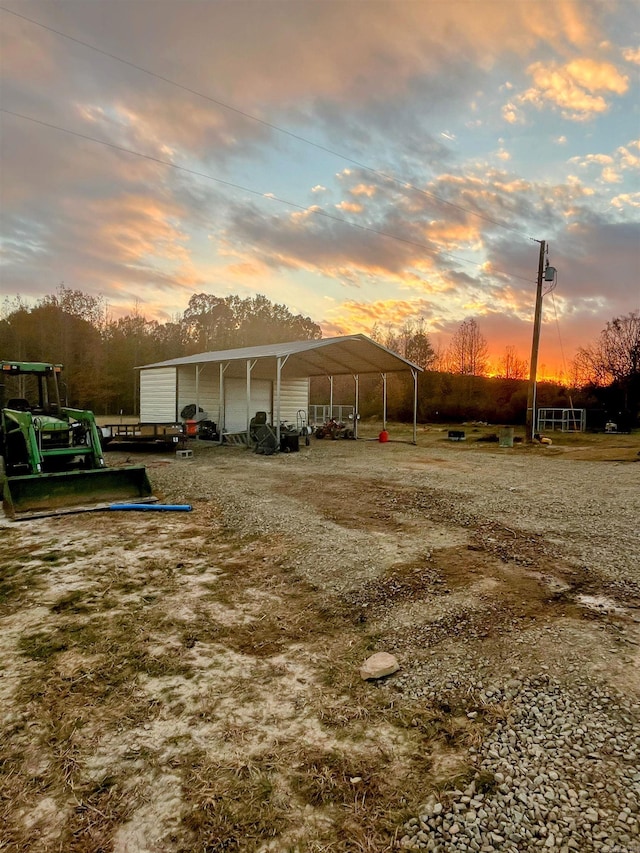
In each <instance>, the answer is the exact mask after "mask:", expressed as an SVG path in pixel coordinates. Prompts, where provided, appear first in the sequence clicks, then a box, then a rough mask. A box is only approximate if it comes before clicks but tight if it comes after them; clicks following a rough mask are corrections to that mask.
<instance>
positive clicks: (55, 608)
mask: <svg viewBox="0 0 640 853" xmlns="http://www.w3.org/2000/svg"><path fill="white" fill-rule="evenodd" d="M86 596H87V593H86V592H85V590H82V589H73V590H71V591H70V592H68V593H66V594H65V595H63V596H62V597H61V598H59V599H58V600H57V601H56V603H55V604H53V605H52V607H51V610H52V612H53V613H62V612H63V611H68V612H71V613H88V612H89V610H90V608H89V607H88V606H87V604H86V602H85V601H84V599H85V598H86Z"/></svg>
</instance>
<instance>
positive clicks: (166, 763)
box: [0, 425, 640, 853]
mask: <svg viewBox="0 0 640 853" xmlns="http://www.w3.org/2000/svg"><path fill="white" fill-rule="evenodd" d="M378 429H379V427H377V426H375V425H371V426H369V427H368V428H367V427H364V428H363V430H362V433H363V434H364V438H363V439H362V440H359V441H357V442H355V441H329V440H323V441H319V440H315V439H313V438H312V439H311V444H310V446H309V447H307V446H305V445H304V442H302V443H301V447H300V451H299V452H298V453H288V454H284V453H281V454H276V455H273V456H263V455H257V454H254V453H251V452H248V451H246V450H243V449H241V448H226V447H222V448H220V447H217V446H216V445H212V444H208V443H204V442H202V443H201V442H198V443H196V444H194V445H192V446H193V449H194V455H193V458H191V459H177V458H176V457H175V456H174V455H173V454H170V453H162V452H160V453H153V454H151V453H148V452H147V453H142V452H137V451H135V450H131V451H129V450H127V451H126V452H121V451H116V452H111V453H109V454H108V462H109V464H110V465H120V464H125V463H126V462H128V461H130V462H141V463H143V464H146V465H147V468H148V472H149V476H150V479H151V481H152V484H153V487H154V493H155V494H156V495H158V496H159V497H160V498H161V499H162V500H163V501H166V502H168V503H186V504H190V505H191V506H192V508H193V509H192V511H191V512H188V513H187V512H160V511H158V512H146V513H141V512H133V513H127V512H99V513H85V514H77V515H67V516H60V517H56V518H48V519H40V520H36V521H31V522H18V523H12V522H8V521H3V522H2V523H1V524H0V629H1V630H0V703H1V707H2V709H3V714H2V733H1V743H0V821H2V825H3V827H4V829H3V831H2V837H1V839H0V850H2V851H11V853H18V851H30V853H45V851H46V853H49V851H51V852H52V851H65V853H73V851H83V853H85V851H86V853H89V852H90V851H91V853H98V851H105V853H106V851H113V853H191V851H193V853H195V851H207V852H208V853H214V851H216V852H217V851H233V850H238V851H357V850H363V851H364V850H370V851H384V850H392V849H395V848H396V847H397V846H398V844H399V839H400V837H401V836H402V833H403V830H402V827H403V824H404V823H405V821H407V820H409V819H410V818H411V817H412V816H414V815H416V814H419V812H420V808H421V805H422V804H423V803H425V802H426V801H427V800H428V799H429V797H431V798H433V797H434V796H435V797H437V798H446V795H447V792H448V791H450V790H452V789H454V788H456V787H457V786H458V787H459V786H460V785H463V784H466V783H467V782H468V780H469V779H471V778H473V773H474V769H473V766H472V758H471V755H472V752H473V749H474V748H476V747H477V746H478V745H479V744H480V743H481V742H482V739H483V737H484V734H485V732H486V731H487V730H488V729H489V728H490V727H491V726H492V725H493V724H495V721H496V719H498V718H499V717H500V715H501V714H506V713H507V710H506V709H505V708H504V707H503V706H495V705H491V706H487V707H484V706H483V705H482V700H481V696H480V692H481V691H482V690H486V688H487V687H491V685H502V684H504V683H506V682H507V681H508V680H509V679H511V678H513V677H514V675H518V677H523V676H525V675H526V676H527V677H537V676H540V675H544V674H549V675H552V676H553V678H554V679H557V680H558V681H559V682H560V683H562V684H567V685H568V686H569V687H570V686H571V685H572V684H573V683H579V684H580V685H582V686H584V685H585V684H586V685H589V684H593V685H597V686H598V687H599V688H606V689H607V690H610V691H612V695H614V694H615V695H616V696H617V697H622V699H620V700H619V701H622V702H623V704H624V708H625V713H626V714H627V716H628V719H629V720H631V719H633V720H635V721H636V722H637V719H638V717H639V716H640V522H639V519H640V456H639V455H638V454H639V452H640V435H639V434H634V435H599V436H580V435H569V436H563V435H559V436H556V435H554V436H553V444H552V445H551V446H549V447H542V446H534V447H529V446H525V445H524V444H516V445H514V447H513V448H502V447H499V446H498V444H497V443H496V442H492V441H487V440H483V439H486V438H487V437H488V436H489V435H490V433H491V432H492V429H491V428H488V429H487V428H483V427H466V428H465V432H466V440H465V441H464V442H451V441H448V440H447V432H446V429H443V428H436V427H431V428H422V427H421V428H420V431H419V436H418V443H417V446H414V445H412V444H411V443H410V442H408V441H403V440H402V439H406V438H407V437H409V432H407V431H406V430H402V429H401V428H399V427H396V428H394V427H392V428H391V437H392V439H398V440H395V441H394V440H392V441H390V442H388V443H385V444H381V443H379V442H377V441H375V440H373V437H375V435H377V431H378ZM367 435H368V436H369V439H368V440H367ZM376 651H387V652H391V653H392V654H394V655H395V656H396V657H397V659H398V661H399V663H400V670H399V671H398V673H397V674H395V675H392V676H391V677H389V678H387V679H385V680H383V681H379V682H370V681H369V682H365V681H362V679H361V678H360V676H359V667H360V665H361V664H362V662H363V661H364V660H365V659H366V658H367V657H368V656H369V655H370V654H372V653H373V652H376ZM471 708H480V713H477V714H476V712H475V711H474V712H472V713H471V716H469V711H470V709H471ZM634 715H635V716H634ZM634 724H635V723H634Z"/></svg>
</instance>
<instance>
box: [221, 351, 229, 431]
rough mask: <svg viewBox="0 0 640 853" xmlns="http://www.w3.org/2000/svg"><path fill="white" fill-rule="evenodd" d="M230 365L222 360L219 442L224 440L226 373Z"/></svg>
mask: <svg viewBox="0 0 640 853" xmlns="http://www.w3.org/2000/svg"><path fill="white" fill-rule="evenodd" d="M227 367H229V362H227V363H226V364H223V363H222V362H220V387H219V391H218V436H219V438H218V442H219V444H222V442H223V441H224V438H223V435H222V433H223V432H224V428H225V401H224V374H225V371H226V369H227Z"/></svg>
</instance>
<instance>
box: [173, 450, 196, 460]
mask: <svg viewBox="0 0 640 853" xmlns="http://www.w3.org/2000/svg"><path fill="white" fill-rule="evenodd" d="M176 456H177V458H178V459H191V457H192V456H193V450H176Z"/></svg>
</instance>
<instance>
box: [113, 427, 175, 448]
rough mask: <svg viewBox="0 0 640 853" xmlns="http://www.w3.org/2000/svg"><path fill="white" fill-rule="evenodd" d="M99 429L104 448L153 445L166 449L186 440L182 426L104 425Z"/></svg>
mask: <svg viewBox="0 0 640 853" xmlns="http://www.w3.org/2000/svg"><path fill="white" fill-rule="evenodd" d="M100 429H101V430H102V443H103V445H104V446H105V447H108V446H109V445H112V444H113V445H116V444H147V445H148V444H154V445H158V446H159V447H160V446H161V447H163V448H166V447H169V446H177V445H179V444H181V443H182V442H183V441H184V440H185V438H186V435H185V431H184V427H183V425H182V424H143V423H138V424H105V425H104V426H102V427H100Z"/></svg>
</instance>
